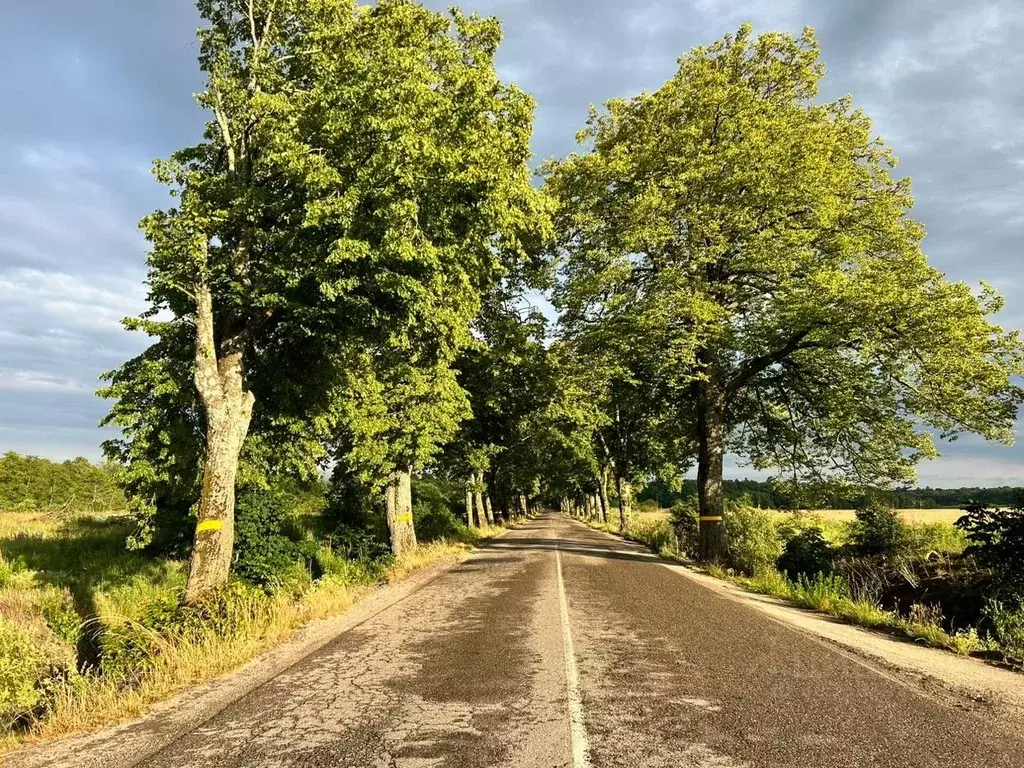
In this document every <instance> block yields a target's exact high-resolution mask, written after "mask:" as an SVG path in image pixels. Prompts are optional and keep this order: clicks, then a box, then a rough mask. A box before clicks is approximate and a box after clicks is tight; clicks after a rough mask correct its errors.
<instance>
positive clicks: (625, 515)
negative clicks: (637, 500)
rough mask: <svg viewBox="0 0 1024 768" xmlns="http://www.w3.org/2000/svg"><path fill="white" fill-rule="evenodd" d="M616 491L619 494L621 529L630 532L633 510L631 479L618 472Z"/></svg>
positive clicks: (623, 531)
mask: <svg viewBox="0 0 1024 768" xmlns="http://www.w3.org/2000/svg"><path fill="white" fill-rule="evenodd" d="M615 492H616V493H617V494H618V495H619V531H621V532H622V533H629V521H630V516H631V512H632V510H631V509H630V504H631V502H632V497H633V489H632V488H630V487H629V480H627V479H626V478H624V477H622V476H621V475H619V474H616V475H615Z"/></svg>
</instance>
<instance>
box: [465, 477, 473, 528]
mask: <svg viewBox="0 0 1024 768" xmlns="http://www.w3.org/2000/svg"><path fill="white" fill-rule="evenodd" d="M466 525H468V526H469V527H470V528H472V527H473V489H472V488H470V487H469V484H468V483H467V484H466Z"/></svg>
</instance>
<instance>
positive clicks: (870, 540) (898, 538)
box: [850, 502, 911, 557]
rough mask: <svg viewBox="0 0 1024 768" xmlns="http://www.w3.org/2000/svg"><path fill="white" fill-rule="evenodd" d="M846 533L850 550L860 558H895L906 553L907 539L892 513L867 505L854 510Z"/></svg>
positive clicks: (906, 530) (903, 524) (905, 526)
mask: <svg viewBox="0 0 1024 768" xmlns="http://www.w3.org/2000/svg"><path fill="white" fill-rule="evenodd" d="M856 515H857V520H856V522H855V523H854V524H853V526H852V528H851V531H850V548H851V550H852V551H853V552H854V553H855V554H857V555H859V556H861V557H872V556H876V555H881V556H885V557H896V556H898V555H903V554H906V553H907V552H908V551H909V550H910V546H911V535H910V532H909V530H908V527H907V525H906V523H904V522H903V521H902V520H900V516H899V515H898V514H897V513H896V511H895V510H894V509H891V508H890V507H886V506H884V505H883V504H880V503H878V502H868V503H866V504H864V505H863V506H861V507H860V508H858V509H857V510H856Z"/></svg>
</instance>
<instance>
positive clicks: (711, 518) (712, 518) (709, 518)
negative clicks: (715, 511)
mask: <svg viewBox="0 0 1024 768" xmlns="http://www.w3.org/2000/svg"><path fill="white" fill-rule="evenodd" d="M700 521H701V522H702V523H720V522H722V517H721V515H718V516H716V515H702V516H701V518H700Z"/></svg>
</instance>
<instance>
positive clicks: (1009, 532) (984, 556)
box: [956, 504, 1024, 603]
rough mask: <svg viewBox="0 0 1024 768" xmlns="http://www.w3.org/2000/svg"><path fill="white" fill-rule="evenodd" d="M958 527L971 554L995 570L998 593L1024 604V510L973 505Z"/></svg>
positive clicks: (968, 508)
mask: <svg viewBox="0 0 1024 768" xmlns="http://www.w3.org/2000/svg"><path fill="white" fill-rule="evenodd" d="M956 525H957V527H958V528H959V529H960V530H962V531H963V532H964V534H965V535H966V537H967V540H968V542H969V546H968V547H967V550H966V552H967V554H970V555H973V556H974V557H975V558H976V559H977V560H978V562H979V563H981V564H982V565H983V566H985V567H986V568H990V569H991V570H992V573H993V575H994V576H995V578H996V585H997V588H998V590H999V591H1000V592H1001V593H1003V595H1004V596H1005V597H1009V598H1011V599H1013V600H1016V601H1017V602H1018V603H1024V508H1022V507H1020V506H1014V507H1010V508H1009V509H990V508H988V507H986V506H984V505H983V504H971V505H969V506H968V507H966V508H965V510H964V515H963V516H962V517H961V518H960V519H959V520H957V522H956Z"/></svg>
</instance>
